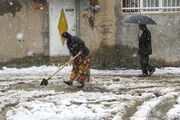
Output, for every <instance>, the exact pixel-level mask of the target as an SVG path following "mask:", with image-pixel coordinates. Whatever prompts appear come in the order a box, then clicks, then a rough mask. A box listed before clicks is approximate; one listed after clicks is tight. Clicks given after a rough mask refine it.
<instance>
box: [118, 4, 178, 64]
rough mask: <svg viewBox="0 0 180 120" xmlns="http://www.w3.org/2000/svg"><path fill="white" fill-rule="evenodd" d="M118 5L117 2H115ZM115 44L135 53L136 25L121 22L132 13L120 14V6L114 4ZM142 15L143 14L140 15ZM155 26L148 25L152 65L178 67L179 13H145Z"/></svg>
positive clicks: (136, 42) (136, 45) (136, 43)
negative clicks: (126, 47) (130, 49)
mask: <svg viewBox="0 0 180 120" xmlns="http://www.w3.org/2000/svg"><path fill="white" fill-rule="evenodd" d="M117 3H118V2H117ZM115 11H116V18H117V21H116V44H117V45H118V44H119V45H124V46H129V47H131V48H134V49H135V51H134V55H135V54H136V53H137V51H136V49H137V48H138V41H137V40H136V38H137V34H138V25H133V24H126V23H123V22H122V21H123V20H124V19H125V18H127V17H128V16H131V15H134V13H121V12H119V11H120V4H116V6H115ZM142 14H143V13H142ZM143 15H147V16H150V17H151V18H152V19H153V20H154V21H156V23H157V25H148V26H147V27H148V29H149V30H150V31H151V35H152V50H153V54H152V55H151V58H152V59H153V60H152V63H153V62H154V64H155V63H156V65H158V64H159V65H162V66H166V65H170V66H180V47H178V46H180V12H177V13H154V14H152V13H149V14H148V13H146V14H143Z"/></svg>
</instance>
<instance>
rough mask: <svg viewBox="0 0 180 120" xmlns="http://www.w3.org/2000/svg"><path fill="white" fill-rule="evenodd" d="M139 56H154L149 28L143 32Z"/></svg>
mask: <svg viewBox="0 0 180 120" xmlns="http://www.w3.org/2000/svg"><path fill="white" fill-rule="evenodd" d="M138 54H139V55H150V54H152V47H151V33H150V31H149V30H148V29H147V28H146V29H145V30H143V33H142V35H141V36H140V39H139V50H138Z"/></svg>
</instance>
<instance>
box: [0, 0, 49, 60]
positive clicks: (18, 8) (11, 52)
mask: <svg viewBox="0 0 180 120" xmlns="http://www.w3.org/2000/svg"><path fill="white" fill-rule="evenodd" d="M0 6H1V7H0V9H1V10H0V11H1V12H0V28H1V32H0V44H1V47H0V56H1V57H0V62H8V61H10V60H12V59H15V58H23V57H27V56H33V55H48V4H47V3H46V2H45V3H35V2H34V1H33V0H11V1H9V2H8V1H7V0H1V2H0ZM38 7H40V9H38Z"/></svg>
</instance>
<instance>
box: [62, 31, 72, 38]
mask: <svg viewBox="0 0 180 120" xmlns="http://www.w3.org/2000/svg"><path fill="white" fill-rule="evenodd" d="M62 37H63V38H67V39H71V34H69V33H68V32H63V34H62Z"/></svg>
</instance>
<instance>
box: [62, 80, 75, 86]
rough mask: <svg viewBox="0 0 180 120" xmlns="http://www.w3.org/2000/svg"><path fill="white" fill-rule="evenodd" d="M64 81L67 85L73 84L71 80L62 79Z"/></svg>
mask: <svg viewBox="0 0 180 120" xmlns="http://www.w3.org/2000/svg"><path fill="white" fill-rule="evenodd" d="M64 83H65V84H67V85H72V84H73V82H72V81H71V80H69V81H64Z"/></svg>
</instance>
